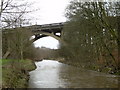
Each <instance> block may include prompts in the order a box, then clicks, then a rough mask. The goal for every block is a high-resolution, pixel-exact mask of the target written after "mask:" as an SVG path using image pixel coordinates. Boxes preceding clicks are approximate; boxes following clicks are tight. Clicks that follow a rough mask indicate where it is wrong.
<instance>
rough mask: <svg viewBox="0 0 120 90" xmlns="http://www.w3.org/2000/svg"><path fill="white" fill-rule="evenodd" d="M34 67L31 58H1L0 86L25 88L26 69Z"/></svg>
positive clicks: (26, 79) (26, 83)
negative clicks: (0, 82)
mask: <svg viewBox="0 0 120 90" xmlns="http://www.w3.org/2000/svg"><path fill="white" fill-rule="evenodd" d="M35 68H36V67H35V65H34V63H33V61H32V60H8V59H7V60H6V59H4V60H2V88H27V86H28V79H29V74H28V71H31V70H34V69H35Z"/></svg>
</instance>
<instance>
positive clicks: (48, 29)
mask: <svg viewBox="0 0 120 90" xmlns="http://www.w3.org/2000/svg"><path fill="white" fill-rule="evenodd" d="M63 26H64V23H63V22H62V23H52V24H43V25H33V26H29V27H28V28H29V29H30V30H31V31H32V33H33V35H35V38H34V39H33V42H34V41H36V40H38V39H40V38H42V37H46V36H51V37H53V38H55V39H57V40H59V41H61V38H60V37H61V33H62V29H63Z"/></svg>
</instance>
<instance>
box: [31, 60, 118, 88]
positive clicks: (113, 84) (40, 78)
mask: <svg viewBox="0 0 120 90" xmlns="http://www.w3.org/2000/svg"><path fill="white" fill-rule="evenodd" d="M35 64H36V66H37V68H36V69H35V70H33V71H31V72H29V75H30V79H29V88H117V87H118V78H119V76H116V75H110V74H105V73H100V72H96V71H92V70H85V69H81V68H78V67H74V66H70V65H67V64H63V63H60V62H58V61H52V60H43V61H40V62H35Z"/></svg>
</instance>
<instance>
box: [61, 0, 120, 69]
mask: <svg viewBox="0 0 120 90" xmlns="http://www.w3.org/2000/svg"><path fill="white" fill-rule="evenodd" d="M118 4H119V3H116V2H80V1H79V0H75V1H71V4H70V5H69V6H68V7H67V9H66V17H67V18H68V22H67V24H66V25H65V27H64V30H63V35H62V36H63V37H62V38H63V40H64V41H66V43H68V46H67V47H64V46H62V47H61V51H63V52H64V53H63V54H62V55H63V56H64V57H65V58H66V59H67V60H69V61H71V62H73V63H75V62H79V63H80V64H82V65H84V66H92V65H97V64H98V66H100V67H104V66H105V67H106V66H108V67H110V68H111V66H114V67H115V69H116V68H117V67H118V62H117V61H118V60H117V59H118V58H116V57H117V56H118V55H117V54H116V55H114V53H116V52H117V51H116V50H117V49H118V42H119V39H118V38H119V37H118V28H117V17H119V14H118V13H119V10H120V8H118V6H119V5H118ZM85 55H86V56H85ZM72 60H74V61H72Z"/></svg>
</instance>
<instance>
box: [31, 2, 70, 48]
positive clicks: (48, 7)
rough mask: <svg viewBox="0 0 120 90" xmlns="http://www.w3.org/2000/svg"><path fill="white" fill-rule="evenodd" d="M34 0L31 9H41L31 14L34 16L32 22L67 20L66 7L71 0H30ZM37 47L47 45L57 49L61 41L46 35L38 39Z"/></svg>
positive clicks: (44, 22)
mask: <svg viewBox="0 0 120 90" xmlns="http://www.w3.org/2000/svg"><path fill="white" fill-rule="evenodd" d="M30 1H31V2H34V4H33V5H32V7H31V9H39V10H38V11H36V12H33V13H32V14H30V15H29V16H30V17H31V18H32V24H38V25H40V24H49V23H59V22H65V21H66V18H65V16H64V13H65V8H66V6H67V5H68V4H69V2H70V0H30ZM34 44H35V46H36V47H38V46H39V47H41V46H45V47H48V48H52V49H56V48H57V46H58V44H59V42H58V41H57V40H55V39H54V38H52V37H45V38H41V39H39V40H37V41H36V42H35V43H34Z"/></svg>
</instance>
